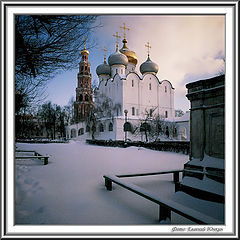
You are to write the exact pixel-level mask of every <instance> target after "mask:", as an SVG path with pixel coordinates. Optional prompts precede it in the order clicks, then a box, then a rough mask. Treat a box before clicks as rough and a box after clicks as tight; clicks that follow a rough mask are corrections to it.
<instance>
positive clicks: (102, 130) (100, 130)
mask: <svg viewBox="0 0 240 240" xmlns="http://www.w3.org/2000/svg"><path fill="white" fill-rule="evenodd" d="M99 132H104V127H103V124H102V123H100V124H99Z"/></svg>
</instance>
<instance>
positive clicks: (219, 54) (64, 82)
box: [47, 15, 225, 111]
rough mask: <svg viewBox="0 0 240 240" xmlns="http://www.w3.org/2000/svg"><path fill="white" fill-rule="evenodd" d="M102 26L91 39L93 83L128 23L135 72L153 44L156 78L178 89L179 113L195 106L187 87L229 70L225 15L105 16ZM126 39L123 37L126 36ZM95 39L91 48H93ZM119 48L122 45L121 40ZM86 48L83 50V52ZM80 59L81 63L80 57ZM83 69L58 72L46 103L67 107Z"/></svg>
mask: <svg viewBox="0 0 240 240" xmlns="http://www.w3.org/2000/svg"><path fill="white" fill-rule="evenodd" d="M97 21H98V22H100V23H101V24H102V27H101V28H98V29H96V30H95V31H94V32H93V33H92V35H91V41H95V43H96V46H95V47H94V48H90V49H89V52H90V55H89V61H90V63H91V73H92V81H97V79H98V77H97V75H96V67H97V66H98V65H99V64H101V63H102V62H103V54H104V52H103V50H102V49H103V47H104V45H106V46H107V49H108V51H109V52H108V55H107V57H108V56H109V54H111V53H113V52H114V51H115V48H116V40H115V38H114V37H113V36H112V35H113V34H115V33H116V32H119V33H120V35H121V36H123V30H122V29H120V26H123V23H124V22H125V23H126V27H129V28H130V31H127V33H126V35H127V37H126V38H127V40H128V43H127V46H128V48H129V49H131V50H133V51H135V53H136V55H137V57H138V64H137V67H136V70H137V71H138V72H139V67H140V65H141V63H143V62H144V61H145V60H146V59H147V49H146V47H145V44H146V43H147V42H148V41H149V42H150V45H151V50H150V58H151V60H152V61H154V62H155V63H157V64H158V66H159V71H158V73H157V76H158V78H159V79H160V80H164V79H168V80H169V81H170V82H171V83H172V84H173V86H174V88H175V109H182V110H183V111H187V110H188V109H189V108H190V105H189V101H188V100H187V98H186V88H185V85H186V84H187V83H189V82H193V81H196V80H200V79H204V78H209V77H213V76H215V75H216V74H218V73H219V71H220V70H221V69H222V68H223V66H224V61H223V59H224V58H225V18H224V16H223V15H222V16H220V15H212V16H211V15H208V16H207V15H205V16H204V15H201V16H200V15H185V16H184V15H171V16H167V15H104V16H99V18H98V20H97ZM121 40H122V38H121ZM90 45H91V44H90V41H89V42H88V41H87V43H86V47H87V48H88V46H90ZM119 47H120V48H121V47H122V42H121V41H120V44H119ZM80 51H81V49H79V52H80ZM79 61H80V59H79ZM77 73H78V69H77V66H76V69H72V70H71V71H68V72H63V73H61V74H58V75H57V76H56V77H55V78H54V79H52V80H51V81H50V82H49V84H48V87H47V94H48V97H47V100H50V101H52V102H53V103H56V104H59V105H66V104H67V103H68V101H69V99H70V98H71V97H75V89H76V86H77Z"/></svg>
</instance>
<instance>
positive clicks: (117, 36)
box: [113, 32, 121, 50]
mask: <svg viewBox="0 0 240 240" xmlns="http://www.w3.org/2000/svg"><path fill="white" fill-rule="evenodd" d="M113 37H116V39H117V50H118V39H119V38H121V36H119V35H118V32H116V34H113Z"/></svg>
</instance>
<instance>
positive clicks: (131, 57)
mask: <svg viewBox="0 0 240 240" xmlns="http://www.w3.org/2000/svg"><path fill="white" fill-rule="evenodd" d="M126 43H127V40H126V39H125V38H124V39H123V47H122V48H121V49H120V52H121V53H123V54H124V55H125V56H127V58H128V62H129V63H132V64H134V65H135V66H136V65H137V62H138V58H137V55H136V53H135V52H133V51H131V50H129V49H128V47H127V45H126Z"/></svg>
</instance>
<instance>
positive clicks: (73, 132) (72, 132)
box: [71, 128, 76, 138]
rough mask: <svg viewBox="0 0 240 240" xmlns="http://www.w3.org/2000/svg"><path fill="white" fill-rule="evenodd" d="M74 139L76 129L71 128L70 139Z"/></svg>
mask: <svg viewBox="0 0 240 240" xmlns="http://www.w3.org/2000/svg"><path fill="white" fill-rule="evenodd" d="M75 137H76V129H75V128H72V129H71V138H75Z"/></svg>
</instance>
